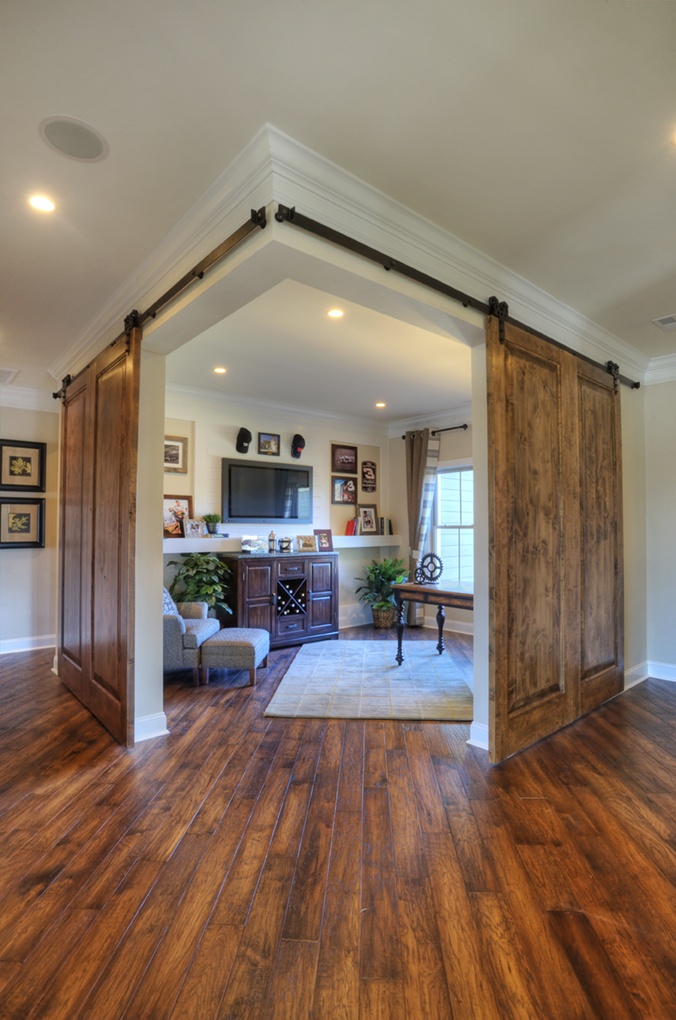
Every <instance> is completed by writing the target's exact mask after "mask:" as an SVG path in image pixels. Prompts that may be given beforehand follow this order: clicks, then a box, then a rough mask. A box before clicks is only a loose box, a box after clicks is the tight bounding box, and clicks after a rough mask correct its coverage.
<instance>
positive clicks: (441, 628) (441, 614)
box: [437, 606, 446, 655]
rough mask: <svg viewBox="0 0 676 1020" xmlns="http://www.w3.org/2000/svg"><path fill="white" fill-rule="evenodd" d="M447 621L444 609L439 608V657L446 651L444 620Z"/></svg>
mask: <svg viewBox="0 0 676 1020" xmlns="http://www.w3.org/2000/svg"><path fill="white" fill-rule="evenodd" d="M445 619H446V617H445V614H444V607H443V606H439V608H438V609H437V627H438V628H439V641H438V643H437V651H438V652H439V655H441V653H442V652H443V650H444V620H445Z"/></svg>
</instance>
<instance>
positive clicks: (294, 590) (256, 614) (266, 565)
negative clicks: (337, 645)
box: [221, 552, 338, 648]
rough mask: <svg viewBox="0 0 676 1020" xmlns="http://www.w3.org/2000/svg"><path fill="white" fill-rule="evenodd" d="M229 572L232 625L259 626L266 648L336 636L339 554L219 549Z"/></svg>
mask: <svg viewBox="0 0 676 1020" xmlns="http://www.w3.org/2000/svg"><path fill="white" fill-rule="evenodd" d="M221 558H222V559H224V560H225V561H226V563H227V564H228V566H229V567H230V569H231V571H232V579H231V582H230V590H231V595H232V596H233V597H232V600H231V601H232V604H233V616H232V618H231V620H232V625H233V626H235V627H261V628H263V629H264V630H267V631H269V632H270V646H271V647H272V648H275V647H279V646H281V645H298V644H303V643H304V642H305V641H317V640H319V639H321V638H330V637H337V636H338V553H335V552H331V553H300V554H298V555H294V554H293V553H274V554H271V555H269V556H263V555H259V554H252V553H221Z"/></svg>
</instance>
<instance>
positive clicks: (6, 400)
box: [0, 386, 61, 414]
mask: <svg viewBox="0 0 676 1020" xmlns="http://www.w3.org/2000/svg"><path fill="white" fill-rule="evenodd" d="M0 407H13V408H16V409H17V410H21V411H49V412H50V413H51V414H58V413H59V411H60V410H61V404H60V403H59V401H58V400H54V397H53V396H52V394H51V393H46V392H45V391H44V390H37V389H30V388H29V387H27V386H0Z"/></svg>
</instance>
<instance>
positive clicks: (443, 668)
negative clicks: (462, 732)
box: [265, 636, 473, 722]
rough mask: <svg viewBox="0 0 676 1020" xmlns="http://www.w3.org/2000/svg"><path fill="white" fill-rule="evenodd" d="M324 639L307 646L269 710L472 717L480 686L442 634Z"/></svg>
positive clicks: (330, 715)
mask: <svg viewBox="0 0 676 1020" xmlns="http://www.w3.org/2000/svg"><path fill="white" fill-rule="evenodd" d="M396 651H397V642H396V641H394V640H393V641H348V640H343V641H341V640H340V639H339V640H338V641H321V642H318V643H316V644H307V645H303V646H302V647H301V649H300V650H299V652H298V654H297V655H296V658H295V659H294V660H293V662H292V663H291V665H290V666H289V669H288V670H287V672H286V674H285V675H284V677H283V678H282V681H281V683H280V685H279V687H278V688H277V690H276V692H275V694H274V695H273V697H272V700H271V701H270V704H269V705H268V707H267V709H266V710H265V715H267V716H284V717H286V716H292V717H301V718H311V717H314V718H323V719H437V720H439V719H446V720H452V721H454V722H471V720H472V718H473V705H472V691H471V690H470V688H469V687H468V686H467V684H466V683H465V680H464V677H463V673H462V670H461V668H460V667H459V666H458V665H456V664H455V663H454V662H453V659H452V658H451V656H450V655H449V654H448V652H446V651H444V652H443V653H442V654H441V655H439V653H438V652H437V650H436V642H434V641H409V642H407V641H406V637H405V636H404V645H403V652H404V661H403V663H402V664H401V666H398V665H397V663H396V661H395V655H396Z"/></svg>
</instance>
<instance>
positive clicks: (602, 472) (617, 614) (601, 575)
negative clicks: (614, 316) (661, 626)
mask: <svg viewBox="0 0 676 1020" xmlns="http://www.w3.org/2000/svg"><path fill="white" fill-rule="evenodd" d="M577 382H578V408H579V428H580V446H579V451H580V507H579V512H580V529H579V530H580V536H581V557H580V640H581V673H580V699H581V711H582V712H588V711H589V710H590V709H592V708H595V707H596V706H597V705H600V704H601V703H602V702H604V701H607V700H608V698H611V697H613V696H614V695H615V694H619V692H620V691H621V690H623V687H624V628H623V617H624V596H623V556H622V460H621V439H620V420H619V398H618V396H617V394H616V393H615V391H614V386H613V380H612V379H611V378H610V377H609V376H608V375H607V374H606V373H604V372H602V371H601V370H600V369H597V368H594V366H592V365H587V364H585V363H584V362H580V363H579V365H578V380H577Z"/></svg>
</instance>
